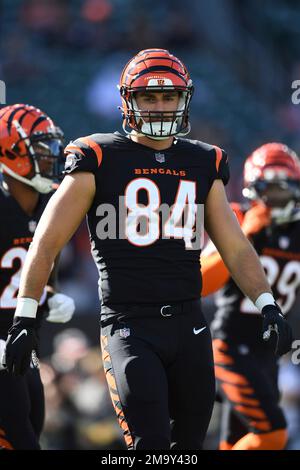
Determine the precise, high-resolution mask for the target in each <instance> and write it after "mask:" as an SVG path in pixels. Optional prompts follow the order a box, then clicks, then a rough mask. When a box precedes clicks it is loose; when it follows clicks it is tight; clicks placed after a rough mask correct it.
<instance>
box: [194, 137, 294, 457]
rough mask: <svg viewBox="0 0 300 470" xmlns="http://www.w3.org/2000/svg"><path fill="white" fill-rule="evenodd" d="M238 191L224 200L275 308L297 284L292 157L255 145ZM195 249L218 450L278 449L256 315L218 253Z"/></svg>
mask: <svg viewBox="0 0 300 470" xmlns="http://www.w3.org/2000/svg"><path fill="white" fill-rule="evenodd" d="M244 184H245V188H244V191H243V193H244V195H245V196H246V197H247V198H248V200H249V201H250V203H249V202H248V203H247V204H244V205H242V204H232V207H233V210H234V211H235V213H236V215H237V217H238V219H239V221H240V224H241V227H242V230H243V232H244V233H245V235H247V237H249V239H250V240H251V242H252V244H253V246H254V248H255V249H256V251H257V253H258V255H259V256H260V260H261V263H262V265H263V267H264V268H265V271H266V274H267V277H268V280H269V283H270V285H271V287H272V289H273V292H274V294H275V296H276V298H277V301H278V304H279V305H280V307H281V309H282V312H283V313H284V314H285V315H286V314H287V313H288V312H289V311H290V310H291V308H292V307H293V305H294V303H295V300H296V296H297V293H298V291H299V286H300V209H299V208H298V206H297V204H298V202H299V200H300V162H299V160H298V157H297V156H296V154H295V153H294V152H293V151H292V150H291V149H289V148H288V147H287V146H285V145H283V144H279V143H270V144H265V145H263V146H262V147H260V148H258V149H257V150H256V151H255V152H254V153H253V154H252V155H251V156H250V157H249V158H248V159H247V160H246V163H245V171H244ZM208 250H209V248H208V249H207V250H206V254H205V253H203V258H202V275H203V292H202V294H203V295H207V294H209V293H211V292H213V291H215V290H217V289H218V288H221V289H220V290H219V292H218V293H217V295H216V307H217V311H216V315H215V318H214V321H213V323H212V330H213V336H214V342H213V344H214V360H215V365H216V367H215V371H216V377H217V379H218V382H219V387H220V392H221V394H222V396H223V405H222V407H223V419H222V431H221V443H220V448H221V449H224V450H225V449H233V450H242V449H245V450H256V449H263V450H268V449H278V450H279V449H283V448H284V447H285V444H286V441H287V432H286V422H285V419H284V416H283V413H282V410H281V408H280V406H279V391H278V386H277V361H276V358H275V357H274V355H273V354H271V353H270V352H269V351H268V348H267V346H266V344H265V343H264V341H263V340H262V337H261V335H260V334H259V332H260V330H261V326H262V325H261V324H262V319H261V316H260V315H259V312H258V311H257V309H256V308H255V306H254V305H253V303H252V302H251V301H250V300H249V299H248V298H246V297H245V296H244V294H243V293H242V292H241V290H240V289H239V288H238V286H237V284H236V283H235V282H234V280H233V279H232V277H230V274H229V272H228V270H227V269H226V267H225V266H224V263H223V261H222V259H221V257H220V256H219V254H218V253H217V252H216V251H215V250H214V249H213V248H212V249H210V250H209V251H210V253H209V251H208Z"/></svg>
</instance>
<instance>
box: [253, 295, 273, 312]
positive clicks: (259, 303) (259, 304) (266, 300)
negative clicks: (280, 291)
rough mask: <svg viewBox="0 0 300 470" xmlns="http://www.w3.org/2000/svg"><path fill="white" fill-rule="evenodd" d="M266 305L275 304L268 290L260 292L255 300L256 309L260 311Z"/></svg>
mask: <svg viewBox="0 0 300 470" xmlns="http://www.w3.org/2000/svg"><path fill="white" fill-rule="evenodd" d="M266 305H276V302H275V299H274V297H273V295H272V294H270V293H269V292H264V293H263V294H260V296H259V297H258V298H257V299H256V301H255V306H256V308H257V310H259V311H260V313H261V312H262V309H263V308H264V307H265V306H266Z"/></svg>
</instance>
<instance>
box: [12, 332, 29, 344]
mask: <svg viewBox="0 0 300 470" xmlns="http://www.w3.org/2000/svg"><path fill="white" fill-rule="evenodd" d="M22 335H26V336H27V330H22V331H20V333H19V334H18V336H17V337H16V338H15V339H14V340H13V342H12V343H11V344H14V343H15V342H16V341H17V339H19V338H20V337H21V336H22Z"/></svg>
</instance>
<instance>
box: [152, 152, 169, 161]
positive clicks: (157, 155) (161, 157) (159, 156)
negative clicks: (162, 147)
mask: <svg viewBox="0 0 300 470" xmlns="http://www.w3.org/2000/svg"><path fill="white" fill-rule="evenodd" d="M154 156H155V160H156V161H157V162H159V163H163V162H165V161H166V158H165V154H164V153H155V154H154Z"/></svg>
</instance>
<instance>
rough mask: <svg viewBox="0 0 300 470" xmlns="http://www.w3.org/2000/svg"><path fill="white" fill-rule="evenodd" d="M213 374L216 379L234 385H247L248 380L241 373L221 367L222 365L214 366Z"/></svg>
mask: <svg viewBox="0 0 300 470" xmlns="http://www.w3.org/2000/svg"><path fill="white" fill-rule="evenodd" d="M215 374H216V377H217V379H219V380H221V381H224V382H228V383H232V384H234V385H248V380H247V379H246V377H244V376H243V375H240V374H237V373H236V372H232V371H230V370H226V369H223V368H222V367H219V366H215Z"/></svg>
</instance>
